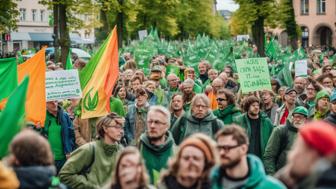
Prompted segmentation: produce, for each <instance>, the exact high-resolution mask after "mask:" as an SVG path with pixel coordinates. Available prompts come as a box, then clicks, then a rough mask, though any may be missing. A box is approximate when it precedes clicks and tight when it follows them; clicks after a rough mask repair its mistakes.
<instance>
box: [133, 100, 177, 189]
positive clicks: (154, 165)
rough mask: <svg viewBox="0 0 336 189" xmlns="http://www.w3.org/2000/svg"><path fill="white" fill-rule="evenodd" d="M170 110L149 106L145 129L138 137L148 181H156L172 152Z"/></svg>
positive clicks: (173, 145) (153, 182) (172, 140)
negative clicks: (148, 177)
mask: <svg viewBox="0 0 336 189" xmlns="http://www.w3.org/2000/svg"><path fill="white" fill-rule="evenodd" d="M169 127H170V112H169V111H168V110H167V109H166V108H164V107H162V106H152V107H150V109H149V111H148V115H147V129H146V132H145V133H143V134H142V135H141V137H140V142H139V145H138V146H139V149H140V154H141V157H143V159H144V160H145V165H146V168H147V171H148V174H149V176H150V183H151V184H156V183H157V181H158V180H157V179H158V178H157V176H158V175H159V173H160V171H161V169H163V168H165V167H166V165H167V162H168V159H169V157H170V156H172V155H173V152H174V147H175V144H174V139H173V136H172V134H171V133H170V132H169Z"/></svg>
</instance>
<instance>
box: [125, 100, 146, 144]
mask: <svg viewBox="0 0 336 189" xmlns="http://www.w3.org/2000/svg"><path fill="white" fill-rule="evenodd" d="M148 106H149V104H147V105H146V106H145V108H144V109H143V110H142V111H144V113H145V117H147V111H148ZM136 113H137V108H136V106H135V103H134V104H131V105H129V106H128V111H127V114H126V116H125V139H126V142H127V144H131V143H132V142H134V141H133V140H134V137H135V117H136Z"/></svg>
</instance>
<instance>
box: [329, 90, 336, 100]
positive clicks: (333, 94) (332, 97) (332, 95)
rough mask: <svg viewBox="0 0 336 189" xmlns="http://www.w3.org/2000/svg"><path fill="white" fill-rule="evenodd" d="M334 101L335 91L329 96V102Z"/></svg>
mask: <svg viewBox="0 0 336 189" xmlns="http://www.w3.org/2000/svg"><path fill="white" fill-rule="evenodd" d="M335 101H336V92H335V91H334V92H333V93H332V94H331V96H330V102H335Z"/></svg>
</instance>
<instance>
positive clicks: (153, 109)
mask: <svg viewBox="0 0 336 189" xmlns="http://www.w3.org/2000/svg"><path fill="white" fill-rule="evenodd" d="M149 112H154V113H161V114H163V115H164V116H165V117H166V118H167V120H166V121H167V124H168V126H170V112H169V110H168V109H167V108H165V107H163V106H151V107H150V108H149V111H148V113H147V117H148V114H149Z"/></svg>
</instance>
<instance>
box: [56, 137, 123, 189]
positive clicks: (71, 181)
mask: <svg viewBox="0 0 336 189" xmlns="http://www.w3.org/2000/svg"><path fill="white" fill-rule="evenodd" d="M93 150H94V152H93ZM121 150H122V146H121V145H119V144H113V145H108V144H105V143H104V142H103V141H101V140H97V141H94V142H90V143H87V144H84V145H83V146H81V147H79V148H78V149H77V150H75V151H74V152H73V153H72V154H71V157H70V158H69V159H68V160H67V161H66V163H65V164H64V166H63V168H62V169H61V171H60V173H59V177H60V179H61V182H62V183H64V184H66V185H67V186H69V187H71V188H73V189H76V188H86V189H91V188H94V189H95V188H101V187H103V186H104V184H105V183H106V182H107V181H108V180H110V179H111V178H112V172H113V170H114V167H115V162H116V157H117V154H118V152H120V151H121ZM92 162H93V163H92ZM91 163H92V165H91V168H90V172H89V173H87V174H83V173H82V172H83V170H86V169H87V168H88V166H90V164H91Z"/></svg>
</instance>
